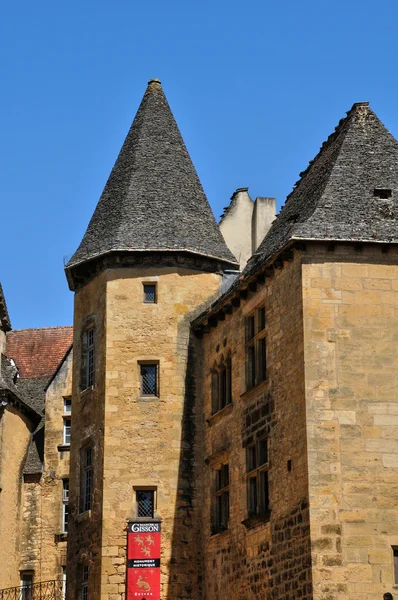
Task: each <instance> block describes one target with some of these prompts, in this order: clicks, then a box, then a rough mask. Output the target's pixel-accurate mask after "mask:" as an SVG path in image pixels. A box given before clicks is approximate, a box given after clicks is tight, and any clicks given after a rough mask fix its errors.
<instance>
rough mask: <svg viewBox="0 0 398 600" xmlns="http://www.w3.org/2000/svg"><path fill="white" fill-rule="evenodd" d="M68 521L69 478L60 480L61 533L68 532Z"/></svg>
mask: <svg viewBox="0 0 398 600" xmlns="http://www.w3.org/2000/svg"><path fill="white" fill-rule="evenodd" d="M68 521H69V479H63V480H62V533H67V532H68Z"/></svg>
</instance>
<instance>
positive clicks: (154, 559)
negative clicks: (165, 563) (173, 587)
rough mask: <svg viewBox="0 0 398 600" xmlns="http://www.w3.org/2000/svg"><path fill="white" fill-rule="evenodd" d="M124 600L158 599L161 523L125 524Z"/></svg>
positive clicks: (141, 522) (140, 522)
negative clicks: (125, 590)
mask: <svg viewBox="0 0 398 600" xmlns="http://www.w3.org/2000/svg"><path fill="white" fill-rule="evenodd" d="M127 600H160V522H154V521H146V522H144V521H139V522H132V523H129V525H128V533H127Z"/></svg>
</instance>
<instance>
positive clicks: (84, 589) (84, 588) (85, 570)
mask: <svg viewBox="0 0 398 600" xmlns="http://www.w3.org/2000/svg"><path fill="white" fill-rule="evenodd" d="M88 575H89V567H88V565H83V567H82V581H81V593H80V598H81V600H88Z"/></svg>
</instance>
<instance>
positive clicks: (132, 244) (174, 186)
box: [66, 79, 237, 271]
mask: <svg viewBox="0 0 398 600" xmlns="http://www.w3.org/2000/svg"><path fill="white" fill-rule="evenodd" d="M150 250H156V251H158V250H171V251H181V250H182V251H187V252H193V253H195V254H200V255H205V256H210V257H213V258H215V259H218V260H221V261H225V262H227V263H231V264H232V265H234V266H236V264H237V263H236V259H235V257H234V256H233V255H232V253H231V252H230V250H229V249H228V248H227V246H226V244H225V242H224V239H223V237H222V235H221V232H220V230H219V228H218V225H217V223H216V220H215V218H214V215H213V213H212V210H211V208H210V205H209V203H208V201H207V198H206V196H205V193H204V191H203V188H202V185H201V183H200V181H199V178H198V176H197V173H196V171H195V168H194V166H193V163H192V161H191V158H190V156H189V154H188V151H187V149H186V147H185V144H184V141H183V139H182V136H181V133H180V131H179V129H178V126H177V123H176V121H175V119H174V116H173V114H172V112H171V110H170V107H169V104H168V102H167V99H166V97H165V95H164V92H163V90H162V87H161V85H160V81H159V80H157V79H152V80H151V81H150V82H149V84H148V87H147V90H146V92H145V95H144V97H143V100H142V102H141V105H140V107H139V109H138V112H137V114H136V117H135V119H134V122H133V124H132V126H131V128H130V131H129V132H128V134H127V137H126V139H125V141H124V144H123V147H122V149H121V151H120V154H119V156H118V158H117V160H116V163H115V165H114V167H113V169H112V172H111V174H110V176H109V179H108V181H107V183H106V185H105V188H104V191H103V193H102V196H101V198H100V200H99V202H98V205H97V207H96V209H95V212H94V214H93V216H92V218H91V221H90V223H89V225H88V228H87V231H86V233H85V235H84V237H83V240H82V242H81V244H80V246H79V248H78V249H77V251H76V252H75V254H74V255H73V257H72V258H71V260H70V261H69V262H68V264H67V266H66V270H67V271H68V270H70V269H71V268H72V267H74V266H75V265H78V264H80V263H84V262H86V261H89V260H91V259H93V258H96V257H98V256H101V255H104V254H107V253H109V252H113V251H150Z"/></svg>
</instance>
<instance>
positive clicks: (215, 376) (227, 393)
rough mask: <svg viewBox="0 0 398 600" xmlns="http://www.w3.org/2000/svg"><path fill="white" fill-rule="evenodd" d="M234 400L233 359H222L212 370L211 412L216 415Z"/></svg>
mask: <svg viewBox="0 0 398 600" xmlns="http://www.w3.org/2000/svg"><path fill="white" fill-rule="evenodd" d="M231 402H232V361H231V357H230V356H229V357H228V358H227V360H225V361H224V359H223V358H222V359H221V363H220V365H219V366H218V367H214V368H213V370H212V372H211V412H212V414H213V415H214V414H215V413H216V412H218V411H219V410H222V409H223V408H224V407H225V406H227V405H228V404H231Z"/></svg>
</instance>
